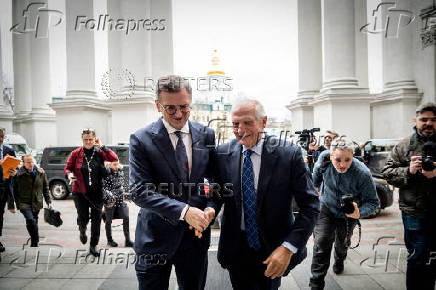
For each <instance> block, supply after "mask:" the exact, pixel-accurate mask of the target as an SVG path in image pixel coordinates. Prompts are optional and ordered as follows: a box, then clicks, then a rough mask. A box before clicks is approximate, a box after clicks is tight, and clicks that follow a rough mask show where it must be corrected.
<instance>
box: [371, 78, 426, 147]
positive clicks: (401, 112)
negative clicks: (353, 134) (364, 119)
mask: <svg viewBox="0 0 436 290" xmlns="http://www.w3.org/2000/svg"><path fill="white" fill-rule="evenodd" d="M414 84H415V82H413V81H401V82H392V83H386V85H385V89H384V91H383V92H382V93H381V94H378V95H376V96H375V98H374V100H373V101H372V102H371V113H372V114H371V115H372V120H371V124H372V127H371V131H372V132H373V133H372V135H373V138H377V139H378V138H383V139H384V138H391V139H401V138H403V137H406V136H408V135H410V134H411V133H412V130H411V128H412V127H413V126H414V125H413V118H414V117H415V110H416V108H417V106H418V104H419V102H420V100H421V98H422V93H420V92H418V89H417V88H416V86H415V85H414Z"/></svg>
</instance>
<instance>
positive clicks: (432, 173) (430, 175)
mask: <svg viewBox="0 0 436 290" xmlns="http://www.w3.org/2000/svg"><path fill="white" fill-rule="evenodd" d="M433 165H434V166H436V162H433ZM421 173H422V175H424V176H425V177H427V178H429V179H430V178H434V177H436V169H433V170H432V171H425V170H424V169H421Z"/></svg>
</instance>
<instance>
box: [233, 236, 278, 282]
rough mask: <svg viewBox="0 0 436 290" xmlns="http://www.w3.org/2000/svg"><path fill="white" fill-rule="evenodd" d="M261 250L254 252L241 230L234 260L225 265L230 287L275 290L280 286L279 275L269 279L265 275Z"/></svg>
mask: <svg viewBox="0 0 436 290" xmlns="http://www.w3.org/2000/svg"><path fill="white" fill-rule="evenodd" d="M266 256H267V255H265V254H262V250H261V251H259V252H256V251H255V250H254V249H252V248H251V247H250V246H249V245H248V242H247V236H246V234H245V232H242V234H241V238H240V244H239V249H238V251H237V257H235V260H234V261H235V262H234V263H233V264H231V265H229V266H228V267H227V269H228V271H229V275H230V281H231V283H232V287H233V289H235V290H276V289H278V288H279V287H280V283H281V277H277V278H275V279H271V278H268V277H266V276H265V274H264V273H265V270H266V266H267V265H265V264H263V261H264V260H265V259H266Z"/></svg>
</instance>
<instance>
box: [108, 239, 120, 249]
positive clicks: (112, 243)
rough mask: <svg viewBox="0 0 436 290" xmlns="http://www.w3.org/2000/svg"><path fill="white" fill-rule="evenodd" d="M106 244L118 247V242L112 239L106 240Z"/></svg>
mask: <svg viewBox="0 0 436 290" xmlns="http://www.w3.org/2000/svg"><path fill="white" fill-rule="evenodd" d="M107 245H108V246H110V247H118V244H117V243H116V242H115V241H114V240H109V241H107Z"/></svg>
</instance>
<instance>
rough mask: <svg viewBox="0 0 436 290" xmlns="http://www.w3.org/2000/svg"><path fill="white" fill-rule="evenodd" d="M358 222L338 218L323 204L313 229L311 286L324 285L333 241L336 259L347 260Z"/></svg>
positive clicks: (320, 286)
mask: <svg viewBox="0 0 436 290" xmlns="http://www.w3.org/2000/svg"><path fill="white" fill-rule="evenodd" d="M356 224H357V220H356V219H352V218H346V219H344V218H336V217H335V216H334V215H333V213H331V212H330V210H329V209H328V208H327V207H326V206H324V205H323V204H321V212H320V214H319V217H318V220H317V222H316V225H315V229H314V231H313V236H314V245H313V258H312V266H311V271H312V277H311V278H310V286H311V287H318V288H323V287H324V277H325V276H326V275H327V271H328V269H329V266H330V255H331V251H332V248H333V243H334V244H335V261H338V262H343V261H344V260H345V258H346V257H347V249H348V247H349V246H350V243H351V236H352V235H353V230H354V227H355V226H356Z"/></svg>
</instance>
